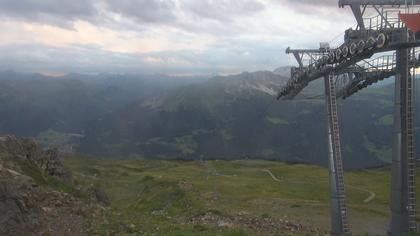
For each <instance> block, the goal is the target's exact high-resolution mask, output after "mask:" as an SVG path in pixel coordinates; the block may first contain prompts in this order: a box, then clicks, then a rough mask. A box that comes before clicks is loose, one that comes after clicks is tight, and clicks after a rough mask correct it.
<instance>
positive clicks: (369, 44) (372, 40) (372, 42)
mask: <svg viewBox="0 0 420 236" xmlns="http://www.w3.org/2000/svg"><path fill="white" fill-rule="evenodd" d="M375 44H376V39H375V38H374V37H369V38H368V40H367V42H366V46H367V49H369V50H372V49H373V48H374V47H375Z"/></svg>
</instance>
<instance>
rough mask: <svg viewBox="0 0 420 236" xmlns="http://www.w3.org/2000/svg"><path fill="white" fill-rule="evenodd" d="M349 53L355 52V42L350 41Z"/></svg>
mask: <svg viewBox="0 0 420 236" xmlns="http://www.w3.org/2000/svg"><path fill="white" fill-rule="evenodd" d="M349 53H350V55H354V54H356V53H357V45H356V43H351V44H350V47H349Z"/></svg>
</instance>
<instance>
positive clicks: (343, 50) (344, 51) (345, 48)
mask: <svg viewBox="0 0 420 236" xmlns="http://www.w3.org/2000/svg"><path fill="white" fill-rule="evenodd" d="M341 55H342V56H343V57H344V58H346V57H347V56H348V55H349V47H348V46H343V47H342V48H341Z"/></svg>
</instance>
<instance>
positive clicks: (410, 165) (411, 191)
mask: <svg viewBox="0 0 420 236" xmlns="http://www.w3.org/2000/svg"><path fill="white" fill-rule="evenodd" d="M413 80H414V78H413V76H410V77H409V79H408V80H407V114H406V125H407V134H406V135H407V136H406V138H407V178H408V180H407V187H408V202H407V208H408V209H407V210H408V227H409V230H410V231H416V184H415V170H416V156H415V149H414V145H415V143H414V124H413V122H414V121H413V120H414V111H413V108H414V104H413V102H414V89H413V83H414V81H413Z"/></svg>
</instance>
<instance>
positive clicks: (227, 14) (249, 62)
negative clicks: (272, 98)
mask: <svg viewBox="0 0 420 236" xmlns="http://www.w3.org/2000/svg"><path fill="white" fill-rule="evenodd" d="M335 2H336V1H332V0H331V1H327V0H321V1H309V0H300V1H299V0H295V1H292V0H200V1H198V0H119V1H116V0H89V1H88V0H72V1H70V0H42V1H41V0H19V1H16V0H0V19H1V18H3V19H5V18H7V20H4V21H0V54H1V55H6V56H3V57H0V70H3V69H6V70H7V69H15V70H25V71H32V72H36V71H64V72H113V71H115V72H148V73H153V72H159V73H170V74H174V73H178V74H180V73H182V74H205V73H211V74H212V73H238V72H241V71H254V70H268V69H269V70H271V69H274V68H276V67H278V66H282V65H287V64H290V62H292V60H291V59H290V57H287V56H286V55H285V54H284V50H285V48H286V47H287V46H291V47H294V48H303V47H312V48H316V47H318V42H320V41H329V40H331V39H332V38H334V37H335V36H336V35H338V34H339V33H341V32H343V31H344V30H345V29H346V28H347V27H349V26H351V24H352V23H353V21H354V20H353V18H352V16H351V12H350V11H349V10H348V9H347V12H349V14H348V15H346V14H342V13H343V11H344V10H343V9H339V8H338V7H337V6H336V5H337V4H336V3H335ZM332 6H336V8H337V9H334V10H332V9H333V8H332ZM340 10H343V11H340ZM341 38H342V37H339V39H341Z"/></svg>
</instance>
